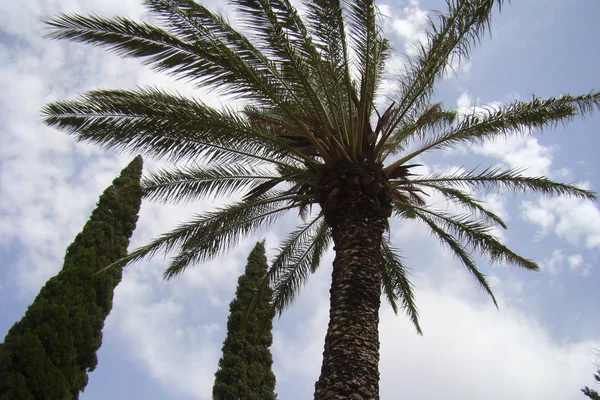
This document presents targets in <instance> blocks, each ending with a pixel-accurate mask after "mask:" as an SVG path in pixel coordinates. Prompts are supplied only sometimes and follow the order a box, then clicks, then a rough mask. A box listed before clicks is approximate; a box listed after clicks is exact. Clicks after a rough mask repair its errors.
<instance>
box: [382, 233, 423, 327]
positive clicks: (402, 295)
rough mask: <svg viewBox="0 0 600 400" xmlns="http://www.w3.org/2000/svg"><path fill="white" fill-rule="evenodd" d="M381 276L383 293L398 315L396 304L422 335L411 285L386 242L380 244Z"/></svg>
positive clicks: (401, 264) (400, 260)
mask: <svg viewBox="0 0 600 400" xmlns="http://www.w3.org/2000/svg"><path fill="white" fill-rule="evenodd" d="M380 262H381V273H382V274H381V275H382V280H381V283H382V288H383V293H384V294H385V296H386V297H387V299H388V301H389V302H390V304H391V306H392V309H393V310H394V313H395V314H398V302H400V306H401V308H402V309H403V310H404V311H405V312H406V314H407V315H408V317H409V318H410V320H411V322H412V323H413V325H414V327H415V329H416V330H417V333H419V334H420V335H422V334H423V332H422V331H421V326H420V325H419V312H418V311H417V306H416V304H415V296H414V293H413V287H412V283H410V280H409V279H408V271H407V269H406V267H405V266H404V264H403V263H402V259H401V258H400V256H399V255H398V253H397V252H396V250H394V249H393V248H392V247H391V245H390V243H388V242H387V241H386V240H383V241H382V242H381V258H380Z"/></svg>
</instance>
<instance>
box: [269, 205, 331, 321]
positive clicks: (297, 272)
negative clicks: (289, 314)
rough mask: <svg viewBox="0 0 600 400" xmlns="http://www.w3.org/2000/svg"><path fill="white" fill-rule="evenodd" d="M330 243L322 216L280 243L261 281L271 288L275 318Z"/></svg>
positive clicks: (317, 263) (295, 294) (287, 304)
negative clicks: (276, 253)
mask: <svg viewBox="0 0 600 400" xmlns="http://www.w3.org/2000/svg"><path fill="white" fill-rule="evenodd" d="M330 243H331V235H330V234H329V227H328V226H327V224H326V223H325V219H324V218H323V215H322V214H319V215H318V216H316V217H315V218H314V219H313V220H312V221H310V222H308V223H306V224H304V225H303V226H301V227H299V228H298V229H297V230H295V231H294V232H292V233H290V234H289V235H288V237H287V239H286V240H285V241H284V242H283V243H282V245H281V247H280V249H279V253H278V255H277V257H276V258H275V260H274V261H273V265H272V266H271V268H270V269H269V271H268V272H267V275H266V277H265V280H264V284H265V285H266V284H268V283H271V284H272V285H273V306H274V308H275V311H276V312H278V313H279V315H281V313H282V312H283V311H284V310H285V309H286V308H287V307H288V306H290V305H291V304H292V303H293V301H294V299H295V298H296V296H297V294H298V292H299V290H300V288H301V287H302V285H303V284H304V283H306V280H307V279H308V278H309V276H310V274H311V273H314V272H315V271H316V269H317V267H318V266H319V262H320V260H321V257H322V256H323V253H324V252H325V250H327V247H328V246H329V244H330ZM259 290H260V289H259Z"/></svg>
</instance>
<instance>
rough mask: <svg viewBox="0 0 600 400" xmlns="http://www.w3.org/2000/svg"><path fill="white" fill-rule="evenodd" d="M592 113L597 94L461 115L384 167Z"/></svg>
mask: <svg viewBox="0 0 600 400" xmlns="http://www.w3.org/2000/svg"><path fill="white" fill-rule="evenodd" d="M594 110H600V92H596V93H590V94H586V95H581V96H571V95H564V96H561V97H551V98H548V99H542V98H539V97H534V98H533V99H532V100H531V101H529V102H525V101H517V102H515V103H513V104H510V105H507V106H504V107H500V108H499V109H492V108H487V109H484V111H477V110H474V111H473V112H472V113H471V114H469V115H467V116H464V117H463V118H462V120H461V121H460V122H459V123H458V126H457V127H456V128H454V129H452V130H450V131H448V132H445V133H442V134H439V135H434V136H433V137H431V138H429V139H428V140H427V141H426V142H425V143H424V144H423V145H421V146H419V148H418V149H417V150H415V151H413V152H411V153H410V154H407V155H405V156H404V157H402V158H400V159H399V160H397V161H395V162H394V163H393V164H392V165H391V166H390V167H388V168H390V169H393V168H395V166H398V165H402V164H404V163H405V162H407V161H409V160H411V159H412V158H414V157H416V156H418V155H419V154H422V153H424V152H425V151H428V150H432V149H443V148H450V147H454V146H456V145H458V144H460V143H465V142H467V143H482V142H483V141H485V140H490V139H493V138H496V137H498V136H508V135H514V134H518V133H521V132H531V131H533V130H536V129H542V128H544V127H553V126H556V125H557V124H559V123H565V122H567V121H571V120H573V118H574V117H576V116H580V117H584V116H586V115H588V114H590V113H592V112H593V111H594Z"/></svg>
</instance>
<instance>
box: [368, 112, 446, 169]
mask: <svg viewBox="0 0 600 400" xmlns="http://www.w3.org/2000/svg"><path fill="white" fill-rule="evenodd" d="M456 116H457V112H456V111H454V110H445V109H444V108H443V105H442V103H436V104H433V105H431V106H429V107H427V108H425V110H424V111H423V112H421V113H420V114H417V115H415V116H414V117H412V116H411V117H410V119H408V120H407V121H406V122H404V123H402V124H401V125H400V126H399V127H398V128H397V129H396V130H395V131H394V132H393V134H392V135H390V138H389V139H388V140H387V142H386V143H385V144H384V145H383V147H382V150H383V153H382V154H381V155H379V157H380V160H381V161H383V160H385V159H386V158H387V157H388V156H389V155H392V154H396V153H397V152H399V151H401V150H404V148H405V146H406V144H407V142H408V141H409V140H411V139H414V138H424V137H425V135H426V134H427V133H429V132H432V131H435V130H439V129H446V128H448V127H449V126H450V125H451V124H452V123H453V122H454V121H455V119H456Z"/></svg>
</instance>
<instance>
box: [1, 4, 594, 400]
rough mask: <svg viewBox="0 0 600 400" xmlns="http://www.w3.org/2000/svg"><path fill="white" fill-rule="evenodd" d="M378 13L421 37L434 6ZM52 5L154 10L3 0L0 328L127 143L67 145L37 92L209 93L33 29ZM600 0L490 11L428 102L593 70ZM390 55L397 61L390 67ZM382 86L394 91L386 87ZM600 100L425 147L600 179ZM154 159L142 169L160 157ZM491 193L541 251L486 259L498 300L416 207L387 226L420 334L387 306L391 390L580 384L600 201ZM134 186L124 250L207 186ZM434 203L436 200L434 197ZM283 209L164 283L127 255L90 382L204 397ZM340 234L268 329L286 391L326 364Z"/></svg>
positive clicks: (551, 87) (387, 388) (310, 380)
mask: <svg viewBox="0 0 600 400" xmlns="http://www.w3.org/2000/svg"><path fill="white" fill-rule="evenodd" d="M206 3H208V4H210V5H211V6H213V7H214V8H216V9H223V4H222V3H219V2H214V1H211V2H206ZM378 4H379V5H380V8H381V10H382V11H383V12H384V13H385V14H386V15H387V18H386V19H385V21H384V29H385V31H386V33H387V34H388V36H389V37H390V38H391V39H392V40H393V42H394V46H395V49H396V50H397V52H398V53H401V52H404V51H405V50H406V49H409V51H410V44H411V43H414V41H415V40H419V29H420V27H421V26H422V24H423V22H424V20H425V18H426V16H427V15H431V14H428V12H429V10H432V9H444V2H443V1H440V0H429V1H425V0H420V1H414V0H413V1H404V0H402V1H391V0H388V1H381V2H379V3H378ZM58 12H67V13H69V12H95V13H97V14H99V15H106V16H111V15H127V16H130V17H133V18H136V19H147V16H146V15H145V12H144V9H143V7H142V6H141V5H140V2H138V0H86V1H83V0H45V1H43V0H32V1H29V2H8V1H3V2H0V59H2V60H4V62H3V63H0V87H2V91H0V194H1V195H0V259H1V260H2V268H1V269H0V336H4V334H5V332H6V331H7V330H8V329H9V328H10V326H11V325H12V324H13V323H14V322H15V321H17V320H18V319H19V318H20V317H21V316H22V314H23V312H24V311H25V309H26V307H27V305H28V304H29V303H30V302H31V300H32V299H33V297H34V296H35V295H36V294H37V292H38V291H39V289H40V287H41V286H42V285H43V284H44V282H45V281H46V280H47V279H48V278H49V277H51V276H53V275H54V274H55V273H56V272H57V271H58V270H59V269H60V267H61V265H62V257H63V255H64V251H65V249H66V246H67V245H68V244H69V243H70V242H71V241H72V240H73V238H74V237H75V235H76V234H77V232H79V230H80V229H81V228H82V226H83V224H84V223H85V221H86V220H87V218H88V217H89V213H90V211H91V210H92V208H93V207H94V204H95V202H96V200H97V198H98V196H99V195H100V193H101V192H102V190H103V189H104V188H105V187H106V186H108V185H109V184H110V181H111V180H112V179H113V178H114V177H115V176H116V175H117V174H118V172H119V171H120V170H121V169H122V168H123V167H124V166H125V165H126V164H127V163H128V161H129V160H130V159H131V158H132V155H130V154H116V153H114V152H108V151H102V150H99V149H97V148H95V147H93V146H90V145H86V144H81V143H74V142H73V140H72V139H71V138H69V137H68V136H66V135H64V134H62V133H59V132H56V131H53V130H51V129H49V128H46V127H44V126H43V125H42V124H41V122H40V120H41V118H40V112H39V110H40V108H41V107H42V105H43V104H45V103H46V102H47V101H50V100H54V99H59V98H67V97H73V96H74V95H76V94H77V93H80V92H82V91H85V90H89V89H93V88H98V87H104V88H123V87H127V88H132V87H135V86H136V85H148V84H152V85H159V86H163V87H168V88H177V89H178V90H180V91H181V92H183V93H186V94H190V95H195V96H200V97H201V98H202V99H203V100H204V101H206V102H209V103H210V104H214V105H218V104H219V101H223V102H224V101H227V100H223V99H221V100H219V99H217V98H216V97H215V95H214V94H211V93H206V92H203V91H201V90H195V89H192V88H190V87H188V86H185V85H183V84H182V83H179V82H174V81H173V80H172V79H170V78H168V77H165V76H162V75H157V74H155V73H153V72H151V71H150V70H149V69H147V68H145V67H142V66H141V65H140V62H139V61H137V60H122V59H118V58H117V57H114V56H112V55H107V53H105V52H103V51H100V50H96V49H93V48H90V47H86V46H81V45H69V44H67V43H57V42H51V41H48V40H45V39H43V38H42V35H43V33H44V27H43V25H42V23H41V22H40V21H42V20H43V19H44V18H45V17H47V16H50V15H53V14H56V13H58ZM598 15H600V2H597V1H591V0H579V1H575V0H571V1H566V0H565V1H559V0H555V1H552V0H527V1H513V2H512V4H510V5H506V7H505V8H504V9H503V12H502V14H501V15H495V16H494V19H493V23H492V37H491V38H490V36H489V35H486V36H485V38H484V39H483V40H482V44H481V45H480V46H477V47H476V48H475V49H474V50H473V52H472V56H471V59H470V61H469V63H468V64H465V65H462V66H460V67H458V68H457V71H456V74H455V75H453V76H450V77H448V78H447V79H445V80H444V81H442V82H440V84H439V86H438V91H437V94H436V99H437V101H443V102H444V103H445V105H446V106H447V107H454V108H458V109H461V110H466V109H468V108H472V107H477V106H483V105H489V104H497V103H499V102H509V101H513V100H515V99H521V100H525V99H527V98H529V97H530V96H531V94H532V93H535V94H537V95H539V96H552V95H558V94H561V93H567V92H569V93H574V94H578V93H585V92H589V91H591V90H592V89H593V88H598V86H600V84H599V81H598V72H597V65H598V63H599V61H600V56H599V55H598V54H600V53H599V52H598V43H597V38H598V37H600V25H599V24H597V17H598ZM398 60H399V59H393V60H392V61H393V64H395V65H397V62H398ZM388 89H389V90H390V91H391V90H393V87H392V86H390V87H388ZM599 130H600V118H599V116H597V115H596V116H592V117H588V118H587V119H586V120H585V121H575V122H573V123H569V124H568V125H566V126H565V127H562V126H559V127H558V128H556V129H552V130H547V131H545V132H543V134H539V133H536V134H534V135H530V136H524V137H519V136H515V137H514V138H510V139H508V140H501V141H496V142H494V143H488V144H485V145H482V146H477V147H470V148H468V147H465V148H460V149H456V150H455V151H452V152H444V153H442V152H438V153H432V154H430V155H427V156H426V157H424V158H422V159H421V161H422V162H423V163H425V165H426V166H425V168H427V169H428V170H431V171H439V170H453V169H458V168H465V169H469V168H472V167H476V166H478V165H482V166H487V165H500V164H501V165H508V166H524V167H528V168H529V169H528V172H529V173H531V174H533V175H537V174H545V175H548V176H550V177H551V178H553V179H557V180H564V181H568V182H578V183H581V184H583V185H585V186H586V187H588V188H591V189H593V190H597V191H598V190H600V176H599V175H598V167H599V164H598V161H597V157H596V153H597V148H598V147H599V145H600V139H599V138H598V135H597V133H598V131H599ZM157 165H158V164H157V162H156V161H154V160H147V162H146V164H145V171H146V172H147V171H151V170H152V169H153V168H156V166H157ZM483 196H484V198H485V200H486V201H487V203H488V205H489V206H490V207H491V208H492V209H493V210H494V211H496V212H498V213H499V214H500V215H502V216H503V217H504V218H505V219H506V220H507V222H508V225H509V229H508V231H505V232H500V233H499V234H500V235H501V237H502V238H504V240H505V241H506V242H507V244H508V245H510V246H511V247H512V248H513V249H515V250H517V251H518V252H519V253H520V254H523V255H525V256H527V257H530V258H533V259H534V260H536V261H537V262H539V263H540V265H541V267H542V268H541V271H540V272H537V273H531V272H524V271H519V270H516V269H514V268H511V267H508V266H503V265H495V266H489V265H488V263H487V262H486V261H485V260H481V263H480V266H481V269H482V271H483V272H485V273H486V274H488V275H489V276H490V277H491V278H490V279H491V281H492V283H493V286H494V290H495V291H496V294H497V296H498V298H499V303H500V310H499V311H497V310H496V309H495V308H494V306H493V304H492V303H491V301H490V300H489V299H488V298H486V296H485V294H484V293H482V292H481V291H479V290H478V289H477V287H476V285H475V284H474V282H473V280H472V278H471V277H470V276H468V275H467V274H466V273H465V272H464V271H463V270H462V269H461V267H460V265H458V263H457V262H456V260H454V259H453V258H452V256H451V255H450V254H449V253H448V252H446V251H445V250H444V249H442V248H441V247H440V245H439V244H438V243H437V242H436V241H434V240H433V239H431V238H430V237H429V234H428V232H427V230H426V229H425V227H423V226H421V225H418V224H414V223H412V222H410V223H409V222H396V223H394V224H392V227H391V235H392V237H393V238H394V239H395V242H396V244H397V246H398V247H400V248H401V249H402V254H403V255H404V256H405V257H406V258H407V261H408V263H409V266H410V267H411V268H412V274H413V278H414V283H415V285H416V294H417V301H418V305H419V310H420V313H421V318H422V326H423V329H424V336H423V337H419V336H417V335H416V333H415V332H414V330H413V328H412V327H411V325H410V323H409V322H408V320H407V319H406V318H405V317H404V316H402V315H400V316H397V317H396V316H394V315H393V313H392V312H391V310H390V308H389V307H388V306H387V305H385V306H384V307H382V310H381V325H380V328H381V343H382V348H381V354H382V357H381V367H380V369H381V394H382V398H383V399H393V398H397V397H400V395H402V396H403V397H404V398H416V399H425V400H428V399H432V400H433V399H439V397H440V393H443V397H444V398H446V399H464V398H472V399H477V398H486V399H490V400H501V399H502V400H504V399H507V398H510V399H515V400H520V399H522V400H532V399H544V400H559V399H560V400H565V399H566V400H570V399H573V400H576V399H581V398H583V395H581V394H580V393H579V388H580V387H581V386H583V385H586V384H591V382H592V373H593V372H594V370H595V369H594V366H593V364H592V361H593V360H594V357H593V355H592V353H591V350H592V349H593V348H597V349H600V334H599V333H598V326H599V325H600V316H599V315H598V313H597V311H596V308H597V304H598V301H599V300H600V299H599V298H598V294H597V293H598V291H597V288H598V283H599V282H600V281H599V279H598V277H599V276H600V269H599V267H598V264H599V261H600V260H599V252H598V249H600V210H599V209H598V206H597V204H592V203H589V202H579V201H576V200H572V199H541V198H539V197H537V196H521V195H517V196H514V195H512V194H506V193H503V192H500V193H495V192H494V193H490V194H484V195H483ZM220 201H222V199H215V200H207V201H205V202H204V203H202V204H196V205H192V206H187V207H183V206H179V207H174V206H169V207H167V206H164V205H161V204H155V203H150V202H145V203H144V204H143V206H142V211H141V216H140V220H139V223H138V229H137V230H136V232H135V235H134V238H133V240H132V248H133V247H134V246H138V245H141V244H144V243H145V242H147V241H148V240H149V239H150V238H152V237H154V236H156V235H157V234H159V233H161V232H164V231H166V230H168V229H169V228H170V227H172V226H174V224H175V223H177V222H179V221H183V220H185V219H186V218H187V217H188V216H190V215H191V214H192V213H193V212H196V211H201V210H205V209H208V208H210V207H211V206H213V205H215V204H218V203H219V202H220ZM432 201H436V200H435V199H433V200H432ZM294 222H295V221H294V218H293V216H291V217H290V218H287V219H284V220H282V221H281V223H280V224H278V225H277V226H275V227H273V228H272V229H270V230H268V231H262V232H259V233H258V234H256V235H254V236H252V237H250V238H248V239H247V240H245V241H243V242H242V243H241V244H240V246H239V247H238V248H237V249H236V250H235V251H233V252H232V253H230V254H228V255H227V256H225V257H222V258H220V259H218V260H215V261H213V262H210V263H207V264H205V265H199V266H197V267H196V268H194V269H193V270H190V271H189V272H187V273H186V274H184V275H183V276H181V277H178V278H176V279H173V280H171V281H169V282H164V281H163V280H162V279H161V274H162V271H163V270H164V268H165V266H166V262H165V261H164V259H163V258H162V257H156V258H155V259H154V260H152V261H150V262H144V263H140V264H138V265H134V266H131V267H128V268H127V269H126V273H125V276H124V279H123V281H122V283H121V284H120V285H119V287H118V288H117V291H116V295H115V302H114V304H115V306H114V309H113V312H112V313H111V315H110V317H109V318H108V319H107V322H106V327H105V330H104V335H105V336H104V344H103V346H102V348H101V350H100V352H99V366H98V369H97V370H96V371H94V372H93V373H92V374H91V375H90V384H89V385H88V387H87V389H86V391H85V393H84V394H83V395H82V396H81V398H82V400H100V399H106V398H114V399H125V398H131V397H134V398H145V399H149V400H153V399H172V400H191V399H208V398H210V393H211V389H212V381H213V374H214V372H215V369H216V365H217V361H218V358H219V356H220V349H221V343H222V341H223V339H224V333H225V322H226V318H227V309H228V303H229V301H230V300H231V298H232V296H233V293H234V290H235V284H236V281H237V276H238V275H239V273H241V271H242V269H243V266H244V262H245V259H246V257H247V254H248V252H249V251H250V249H251V248H252V246H253V245H254V243H255V242H256V240H260V239H262V238H266V239H267V245H268V246H269V252H268V253H269V255H270V256H272V255H273V251H272V249H273V248H275V247H276V246H277V242H278V240H280V239H281V238H282V237H283V236H284V235H285V232H286V229H289V228H290V227H291V226H293V225H294ZM331 260H332V254H331V252H330V253H328V256H327V257H326V259H325V260H324V262H323V264H322V266H321V269H320V270H319V271H318V272H317V273H316V274H315V276H314V277H313V278H312V280H311V281H310V283H309V284H308V285H307V286H306V287H305V289H304V291H303V293H302V294H301V295H300V296H299V298H298V300H297V302H296V303H295V305H294V306H293V307H292V308H291V309H290V310H289V311H288V312H287V313H286V314H284V316H283V317H282V318H281V319H279V320H277V321H276V323H275V328H274V338H275V339H274V343H273V347H272V351H273V355H274V360H275V364H274V369H275V373H276V375H277V379H278V383H277V391H278V393H279V395H280V396H279V397H280V398H281V399H283V400H288V399H290V400H296V399H298V400H299V399H306V398H310V396H311V395H312V388H313V384H314V381H315V380H316V379H317V377H318V373H319V370H320V361H321V353H322V347H323V339H324V335H325V329H326V322H327V311H328V309H327V307H328V286H329V282H330V272H331V271H330V265H331Z"/></svg>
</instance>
